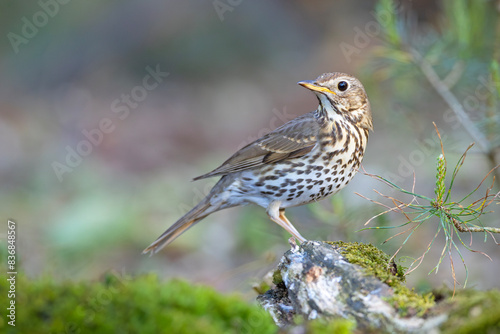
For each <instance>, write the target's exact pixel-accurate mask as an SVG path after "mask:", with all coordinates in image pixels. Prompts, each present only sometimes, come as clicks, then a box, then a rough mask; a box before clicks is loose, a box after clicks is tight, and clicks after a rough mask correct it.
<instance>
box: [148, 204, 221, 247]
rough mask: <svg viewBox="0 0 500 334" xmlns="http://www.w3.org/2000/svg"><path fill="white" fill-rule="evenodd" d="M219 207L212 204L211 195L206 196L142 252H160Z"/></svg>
mask: <svg viewBox="0 0 500 334" xmlns="http://www.w3.org/2000/svg"><path fill="white" fill-rule="evenodd" d="M217 210H218V208H216V207H214V206H212V205H211V204H210V198H209V196H207V197H205V198H204V199H203V200H202V201H201V202H200V203H198V205H196V206H195V207H194V208H192V209H191V211H189V212H188V213H186V214H185V215H184V216H182V217H181V218H180V219H179V220H178V221H176V222H175V223H174V224H173V225H172V226H170V227H169V228H168V229H167V230H166V231H165V232H163V234H162V235H160V237H159V238H158V239H156V241H155V242H153V243H152V244H151V245H149V247H148V248H146V249H145V250H144V251H143V252H142V254H147V253H149V252H151V255H153V254H156V253H158V251H160V249H162V248H163V247H165V246H166V245H168V244H169V243H171V242H172V241H174V240H175V239H176V238H177V237H178V236H180V235H181V234H182V233H184V232H186V231H187V230H188V229H189V228H190V227H192V226H193V225H194V224H196V223H197V222H199V221H200V220H202V219H203V218H205V217H206V216H208V215H209V214H211V213H212V212H215V211H217Z"/></svg>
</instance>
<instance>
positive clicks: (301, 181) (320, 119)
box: [143, 73, 373, 254]
mask: <svg viewBox="0 0 500 334" xmlns="http://www.w3.org/2000/svg"><path fill="white" fill-rule="evenodd" d="M298 84H299V85H301V86H303V87H306V88H308V89H310V90H311V91H313V92H314V93H315V94H316V97H317V98H318V101H319V106H318V109H316V110H315V111H313V112H310V113H307V114H305V115H302V116H299V117H297V118H295V119H293V120H291V121H290V122H288V123H286V124H284V125H282V126H280V127H279V128H277V129H276V130H274V131H272V132H271V133H268V134H267V135H265V136H263V137H262V138H260V139H257V140H256V141H254V142H253V143H251V144H249V145H247V146H245V147H243V148H242V149H241V150H239V151H238V152H236V153H235V154H234V155H233V156H231V157H230V158H229V159H228V160H226V161H225V162H224V163H223V164H222V165H221V166H220V167H218V168H216V169H214V170H213V171H211V172H210V173H207V174H204V175H201V176H198V177H197V178H195V180H199V179H204V178H207V177H212V176H222V177H221V179H220V180H219V182H217V184H216V185H215V186H214V187H213V188H212V190H211V191H210V193H209V194H208V195H207V196H206V197H205V198H204V199H203V200H202V201H201V202H200V203H199V204H198V205H196V206H195V207H194V208H193V209H192V210H191V211H189V212H188V213H186V214H185V215H184V216H183V217H182V218H180V219H179V220H178V221H177V222H176V223H175V224H173V225H172V226H171V227H170V228H169V229H168V230H166V231H165V232H164V233H163V234H162V235H161V236H160V237H159V238H158V239H157V240H156V241H155V242H153V243H152V244H151V245H150V246H149V247H148V248H146V249H145V250H144V252H143V253H148V252H151V254H154V253H156V252H158V251H159V250H160V249H161V248H162V247H164V246H166V245H168V244H169V243H171V242H172V241H173V240H174V239H175V238H177V237H178V236H179V235H181V234H182V233H183V232H185V231H186V230H187V229H188V228H190V227H192V226H193V225H194V224H195V223H197V222H199V221H200V220H201V219H203V218H205V217H206V216H208V215H209V214H211V213H214V212H216V211H219V210H222V209H227V208H230V207H234V206H239V205H246V204H250V203H253V204H257V205H260V206H261V207H263V208H265V209H266V211H267V214H268V215H269V218H271V220H272V221H274V222H276V223H277V224H278V225H280V226H281V227H283V228H284V229H285V230H287V231H288V232H289V233H290V234H292V235H293V236H294V237H295V238H297V239H298V240H299V241H301V242H303V241H305V240H306V239H305V238H304V237H303V236H301V235H300V233H299V232H298V231H297V230H296V229H295V227H294V226H293V225H292V224H291V223H290V222H289V221H288V219H287V218H286V217H285V209H286V208H289V207H293V206H298V205H303V204H307V203H310V202H313V201H317V200H319V199H322V198H324V197H326V196H328V195H331V194H335V193H337V192H338V191H339V190H340V189H342V188H343V187H344V186H345V185H346V184H347V183H348V182H349V181H350V180H351V179H352V177H353V176H354V174H355V173H356V172H357V170H358V168H359V165H360V163H361V160H362V158H363V153H364V151H365V147H366V142H367V140H368V132H369V130H372V129H373V126H372V116H371V110H370V103H369V101H368V97H367V95H366V92H365V89H364V88H363V85H362V84H361V82H359V80H358V79H356V78H354V77H353V76H351V75H348V74H344V73H325V74H323V75H321V76H319V77H318V78H317V79H316V80H314V81H300V82H299V83H298Z"/></svg>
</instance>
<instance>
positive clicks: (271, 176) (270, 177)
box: [264, 175, 279, 180]
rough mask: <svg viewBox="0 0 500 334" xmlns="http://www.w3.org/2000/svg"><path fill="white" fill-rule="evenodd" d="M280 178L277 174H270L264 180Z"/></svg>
mask: <svg viewBox="0 0 500 334" xmlns="http://www.w3.org/2000/svg"><path fill="white" fill-rule="evenodd" d="M277 179H279V176H277V175H269V176H266V177H265V178H264V180H277Z"/></svg>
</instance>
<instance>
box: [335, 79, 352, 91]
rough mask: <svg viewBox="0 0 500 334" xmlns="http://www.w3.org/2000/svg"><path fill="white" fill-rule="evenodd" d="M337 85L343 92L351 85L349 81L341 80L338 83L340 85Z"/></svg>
mask: <svg viewBox="0 0 500 334" xmlns="http://www.w3.org/2000/svg"><path fill="white" fill-rule="evenodd" d="M337 87H338V89H339V90H340V91H341V92H343V91H345V90H346V89H347V87H349V85H348V84H347V82H345V81H341V82H339V84H338V86H337Z"/></svg>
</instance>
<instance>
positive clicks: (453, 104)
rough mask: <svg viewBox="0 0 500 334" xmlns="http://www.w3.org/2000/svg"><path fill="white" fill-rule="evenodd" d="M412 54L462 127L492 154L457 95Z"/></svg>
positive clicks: (416, 55) (429, 66)
mask: <svg viewBox="0 0 500 334" xmlns="http://www.w3.org/2000/svg"><path fill="white" fill-rule="evenodd" d="M411 54H412V56H413V58H414V61H415V63H416V64H417V65H418V66H419V67H420V69H421V70H422V73H423V74H424V75H425V77H426V78H427V81H429V83H430V84H431V85H432V86H433V87H434V88H435V89H436V91H437V92H438V94H439V95H441V97H442V98H443V100H444V101H445V102H446V103H447V104H448V106H449V107H450V108H451V110H452V111H453V112H454V113H455V115H457V118H458V120H459V121H460V123H462V126H463V127H464V128H465V130H466V131H467V132H468V133H469V134H470V136H471V137H472V138H473V139H474V141H476V142H477V143H478V144H479V146H481V149H482V151H483V152H484V153H485V154H489V152H490V144H489V141H488V139H487V138H486V137H485V136H484V134H483V133H482V132H481V131H479V129H478V128H477V127H476V126H475V125H474V122H472V120H471V119H470V117H469V115H467V113H466V112H465V110H464V107H463V106H462V104H461V103H460V102H459V101H458V99H457V98H456V96H455V95H453V93H452V92H451V91H450V89H449V88H448V86H446V84H445V83H444V82H443V81H442V80H441V79H440V78H439V76H438V75H437V73H436V72H435V71H434V69H433V68H432V66H431V65H430V64H429V63H428V62H427V61H426V60H425V59H424V58H423V57H422V55H421V54H420V53H419V52H418V51H417V50H415V49H411Z"/></svg>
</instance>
